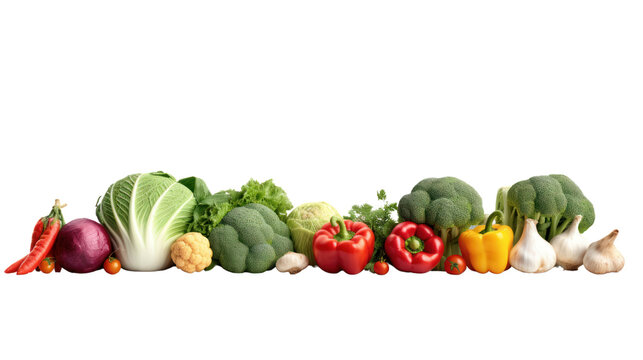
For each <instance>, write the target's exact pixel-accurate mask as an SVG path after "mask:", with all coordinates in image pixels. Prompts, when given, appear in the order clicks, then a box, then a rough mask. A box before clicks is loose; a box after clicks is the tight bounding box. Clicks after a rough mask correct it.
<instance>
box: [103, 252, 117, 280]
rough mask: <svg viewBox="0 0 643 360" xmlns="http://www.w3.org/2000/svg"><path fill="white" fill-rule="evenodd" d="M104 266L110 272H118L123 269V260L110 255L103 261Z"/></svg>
mask: <svg viewBox="0 0 643 360" xmlns="http://www.w3.org/2000/svg"><path fill="white" fill-rule="evenodd" d="M103 267H104V268H105V271H107V273H108V274H112V275H114V274H116V273H117V272H119V271H121V262H120V261H119V260H118V259H117V258H115V257H111V256H110V257H108V258H107V259H105V262H104V263H103Z"/></svg>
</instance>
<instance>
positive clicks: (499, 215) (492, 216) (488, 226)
mask: <svg viewBox="0 0 643 360" xmlns="http://www.w3.org/2000/svg"><path fill="white" fill-rule="evenodd" d="M496 219H502V211H500V210H496V211H494V212H492V213H491V214H489V217H488V218H487V223H486V224H485V227H484V230H482V231H481V232H480V234H486V233H488V232H490V231H493V230H494V229H493V221H494V220H496Z"/></svg>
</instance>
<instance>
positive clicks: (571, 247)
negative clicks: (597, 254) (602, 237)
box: [551, 215, 589, 270]
mask: <svg viewBox="0 0 643 360" xmlns="http://www.w3.org/2000/svg"><path fill="white" fill-rule="evenodd" d="M581 220H583V216H581V215H577V216H576V217H575V218H574V220H573V221H572V223H571V224H569V226H568V227H567V230H565V231H563V232H562V233H560V234H558V235H556V236H554V238H553V239H551V246H553V247H554V250H555V251H556V265H559V266H561V267H562V268H563V269H565V270H577V269H578V267H579V266H581V265H583V257H585V252H586V251H587V248H588V247H589V242H588V241H587V240H585V238H584V237H583V235H581V233H580V231H579V230H578V225H579V224H580V222H581Z"/></svg>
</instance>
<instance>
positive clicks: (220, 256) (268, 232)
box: [210, 203, 293, 273]
mask: <svg viewBox="0 0 643 360" xmlns="http://www.w3.org/2000/svg"><path fill="white" fill-rule="evenodd" d="M210 246H211V247H212V251H213V257H212V258H213V259H214V261H216V262H217V263H218V264H220V265H221V266H222V267H223V268H224V269H226V270H228V271H230V272H235V273H241V272H244V271H247V272H251V273H260V272H264V271H266V270H269V269H272V268H273V267H274V266H275V262H276V261H277V259H279V258H280V257H281V256H282V255H284V254H285V253H287V252H288V251H293V243H292V240H291V239H290V230H288V226H286V224H285V223H283V222H282V221H281V220H279V217H278V216H277V214H276V213H275V212H274V211H272V210H270V209H269V208H268V207H266V206H264V205H261V204H254V203H252V204H247V205H245V206H242V207H237V208H234V209H232V210H231V211H230V212H228V213H227V214H226V215H225V216H224V217H223V219H222V220H221V222H220V223H219V225H217V226H216V227H215V228H214V229H213V230H212V233H211V234H210Z"/></svg>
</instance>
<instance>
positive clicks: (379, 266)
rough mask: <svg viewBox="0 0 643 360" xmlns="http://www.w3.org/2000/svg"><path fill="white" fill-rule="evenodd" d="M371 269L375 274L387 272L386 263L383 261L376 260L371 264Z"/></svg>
mask: <svg viewBox="0 0 643 360" xmlns="http://www.w3.org/2000/svg"><path fill="white" fill-rule="evenodd" d="M373 270H374V271H375V273H376V274H377V275H386V273H387V272H388V264H387V263H386V262H384V261H378V262H376V263H375V265H374V266H373Z"/></svg>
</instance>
